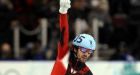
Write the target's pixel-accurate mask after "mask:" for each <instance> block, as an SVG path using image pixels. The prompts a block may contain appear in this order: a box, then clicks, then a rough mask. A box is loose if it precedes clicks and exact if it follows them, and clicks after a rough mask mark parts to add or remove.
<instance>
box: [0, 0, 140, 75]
mask: <svg viewBox="0 0 140 75" xmlns="http://www.w3.org/2000/svg"><path fill="white" fill-rule="evenodd" d="M71 1H72V3H71V5H72V7H71V8H70V10H69V12H68V14H69V16H68V17H69V36H70V39H69V47H71V41H72V39H73V38H74V37H75V35H77V34H79V33H83V32H84V33H89V34H91V35H93V36H94V37H95V39H96V41H97V48H96V51H95V54H94V55H93V56H91V57H90V59H89V60H88V62H87V65H88V66H89V67H90V69H91V70H92V72H93V73H94V75H140V62H139V60H140V25H139V24H140V0H71ZM58 10H59V0H0V75H50V73H51V70H52V68H53V65H54V62H55V59H56V56H57V43H58V40H59V37H60V32H59V12H58ZM67 58H68V57H66V58H65V59H63V63H64V64H65V67H66V66H67V65H66V64H67Z"/></svg>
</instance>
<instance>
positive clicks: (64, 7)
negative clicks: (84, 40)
mask: <svg viewBox="0 0 140 75" xmlns="http://www.w3.org/2000/svg"><path fill="white" fill-rule="evenodd" d="M69 8H70V0H60V8H59V13H60V15H59V25H60V34H61V35H60V41H59V44H58V57H57V58H58V59H62V58H63V57H64V56H65V54H66V53H67V51H68V42H69V25H68V17H67V11H68V9H69Z"/></svg>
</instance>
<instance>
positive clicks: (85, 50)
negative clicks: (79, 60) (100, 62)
mask: <svg viewBox="0 0 140 75" xmlns="http://www.w3.org/2000/svg"><path fill="white" fill-rule="evenodd" d="M79 48H80V50H81V51H82V52H83V53H85V52H88V51H89V53H93V50H91V49H87V48H84V47H79Z"/></svg>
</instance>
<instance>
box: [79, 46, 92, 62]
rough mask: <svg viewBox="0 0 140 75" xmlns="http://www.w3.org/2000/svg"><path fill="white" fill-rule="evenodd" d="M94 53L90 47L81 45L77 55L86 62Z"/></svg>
mask: <svg viewBox="0 0 140 75" xmlns="http://www.w3.org/2000/svg"><path fill="white" fill-rule="evenodd" d="M91 54H92V52H91V50H90V49H85V48H82V47H79V48H78V50H77V57H78V59H79V60H80V61H81V62H85V61H86V60H87V59H88V58H89V57H90V55H91Z"/></svg>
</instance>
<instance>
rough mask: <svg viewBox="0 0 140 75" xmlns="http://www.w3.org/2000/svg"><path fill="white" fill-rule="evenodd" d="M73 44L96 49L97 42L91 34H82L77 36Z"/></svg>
mask: <svg viewBox="0 0 140 75" xmlns="http://www.w3.org/2000/svg"><path fill="white" fill-rule="evenodd" d="M72 44H73V45H75V46H80V47H84V48H87V49H90V50H92V51H94V50H95V48H96V42H95V40H94V38H93V37H92V36H91V35H89V34H80V35H78V36H76V37H75V39H74V40H73V42H72Z"/></svg>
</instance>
